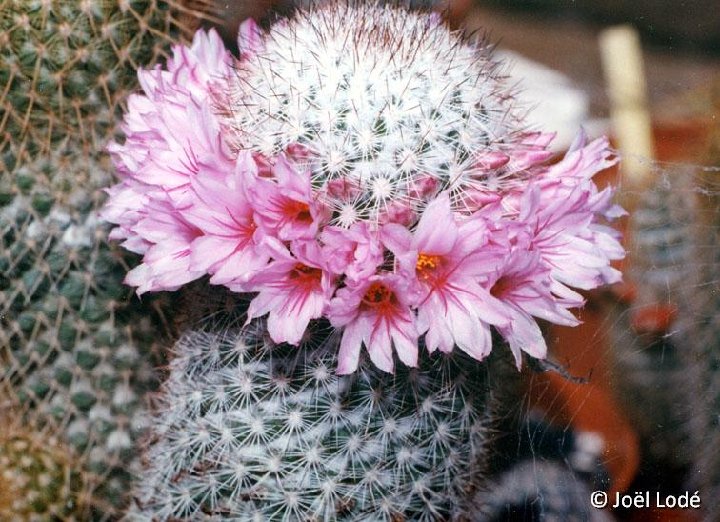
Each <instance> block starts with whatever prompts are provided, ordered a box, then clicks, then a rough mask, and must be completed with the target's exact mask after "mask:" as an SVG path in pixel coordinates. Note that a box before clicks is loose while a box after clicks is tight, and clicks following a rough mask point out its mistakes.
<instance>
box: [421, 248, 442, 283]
mask: <svg viewBox="0 0 720 522" xmlns="http://www.w3.org/2000/svg"><path fill="white" fill-rule="evenodd" d="M441 262H442V258H441V257H440V256H437V255H433V254H424V253H420V254H419V255H418V258H417V263H415V270H416V271H417V275H418V277H419V278H420V279H424V280H426V281H427V280H428V279H430V278H431V277H432V275H433V273H434V272H435V270H437V268H438V267H439V266H440V264H441Z"/></svg>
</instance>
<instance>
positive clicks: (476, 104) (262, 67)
mask: <svg viewBox="0 0 720 522" xmlns="http://www.w3.org/2000/svg"><path fill="white" fill-rule="evenodd" d="M440 24H441V22H440V20H439V19H437V18H434V17H428V16H427V15H422V14H408V13H406V12H404V11H400V10H398V9H396V8H392V7H385V8H380V7H377V6H374V7H372V8H370V7H369V8H367V9H363V8H356V9H349V8H348V9H342V8H337V7H335V8H331V9H319V10H314V11H313V12H312V15H310V14H303V13H301V14H299V15H298V16H297V17H295V18H294V19H293V20H292V21H288V22H285V23H278V24H275V25H274V26H273V27H272V28H271V29H270V31H269V32H268V33H267V35H264V36H262V37H261V39H262V43H261V44H260V45H258V49H256V50H253V52H247V53H245V55H244V57H243V58H244V59H243V60H242V62H241V63H240V64H239V71H238V73H237V79H236V80H235V82H234V85H233V88H232V92H231V94H230V99H229V102H230V103H229V111H228V115H227V119H226V123H227V125H228V126H229V127H230V128H231V129H232V130H233V132H231V133H230V141H231V143H232V145H233V146H234V147H235V148H236V149H250V150H253V151H255V152H259V153H262V154H263V155H265V156H266V157H274V156H276V155H277V154H278V153H280V152H284V151H286V150H287V148H288V147H289V146H291V147H292V146H294V145H297V144H299V145H300V146H302V147H304V148H306V149H307V150H308V151H309V152H310V155H311V159H309V160H308V162H309V165H308V166H309V168H310V169H311V171H312V173H313V174H312V180H313V185H314V186H315V188H322V187H326V186H327V184H328V183H329V182H330V181H331V180H343V182H345V183H348V184H350V185H351V189H350V194H343V195H342V196H337V195H336V194H330V195H329V196H328V197H327V203H328V204H329V206H330V207H331V208H332V209H333V210H334V211H335V212H336V216H337V217H336V220H337V221H338V222H339V223H340V224H342V225H350V224H352V223H353V222H354V221H357V220H360V219H363V220H370V221H377V220H378V219H380V218H381V216H382V214H383V213H384V212H386V211H388V210H391V209H390V208H389V207H391V203H392V202H400V203H401V204H404V205H408V206H409V207H410V210H414V211H416V210H418V209H421V208H422V204H423V201H422V200H423V197H424V194H423V190H424V189H423V184H427V183H428V182H430V183H432V184H433V185H434V187H433V188H434V191H439V190H444V189H450V190H451V191H452V193H453V194H454V195H455V196H457V195H458V194H459V193H461V192H462V191H464V190H466V189H467V188H485V189H495V188H496V185H497V183H498V181H499V178H501V177H502V174H503V171H502V170H489V169H487V168H484V167H483V166H482V164H481V163H482V161H481V159H480V158H478V157H477V153H478V151H482V152H483V154H489V153H492V152H503V151H507V150H509V148H510V147H511V146H512V145H513V142H517V137H516V132H517V131H518V130H521V129H519V125H518V120H517V118H516V116H517V114H515V113H516V112H517V111H516V110H515V109H514V107H513V103H512V98H511V97H509V96H508V95H507V92H508V89H507V86H505V85H504V83H503V78H502V76H501V73H500V71H499V70H498V69H499V67H498V65H497V64H496V63H495V62H493V61H492V59H491V58H490V51H489V49H488V48H487V46H486V45H485V44H483V43H481V42H480V43H471V42H469V41H464V40H463V39H462V38H459V37H458V36H457V35H456V34H453V33H451V32H450V31H449V30H447V29H441V28H440V27H441V26H440ZM500 93H505V94H500ZM223 105H226V104H223ZM224 108H225V107H224ZM515 147H517V144H515ZM434 191H433V192H434ZM425 195H427V194H425Z"/></svg>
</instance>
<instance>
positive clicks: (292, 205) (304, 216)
mask: <svg viewBox="0 0 720 522" xmlns="http://www.w3.org/2000/svg"><path fill="white" fill-rule="evenodd" d="M283 213H284V214H285V215H286V216H288V217H289V218H291V219H292V220H293V221H302V222H303V223H312V214H310V206H309V205H308V204H307V203H303V202H302V201H297V200H294V199H289V200H287V201H286V202H285V205H284V206H283Z"/></svg>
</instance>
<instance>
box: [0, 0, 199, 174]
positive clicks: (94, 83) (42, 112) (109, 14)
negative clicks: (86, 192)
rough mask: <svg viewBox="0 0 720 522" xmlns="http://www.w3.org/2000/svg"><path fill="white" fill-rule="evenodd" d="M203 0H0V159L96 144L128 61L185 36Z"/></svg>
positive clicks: (132, 82) (133, 65) (150, 59)
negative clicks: (64, 146)
mask: <svg viewBox="0 0 720 522" xmlns="http://www.w3.org/2000/svg"><path fill="white" fill-rule="evenodd" d="M205 3H206V2H202V1H196V2H193V5H192V6H189V5H188V4H189V2H187V1H186V2H182V1H180V0H78V1H64V0H49V1H43V0H0V152H1V153H2V155H1V156H2V158H1V159H2V163H0V166H2V165H3V164H4V166H5V167H6V170H9V169H10V167H11V166H12V164H13V162H14V161H15V160H16V158H17V157H25V156H28V155H30V156H35V155H37V154H38V153H46V152H49V151H50V150H52V149H54V148H55V147H56V146H57V145H58V144H61V143H65V142H67V141H74V142H75V145H74V146H76V147H84V148H85V149H86V150H88V151H97V150H100V149H101V148H102V146H103V145H104V143H105V141H106V139H107V138H108V137H109V136H110V135H112V133H113V132H114V129H115V121H116V119H117V116H118V114H119V112H120V109H121V107H122V105H123V103H124V100H125V99H126V97H127V95H128V93H130V92H132V91H133V90H134V89H135V88H136V85H137V79H136V71H137V68H138V67H149V66H152V65H153V64H155V63H157V62H158V61H159V60H161V59H163V58H164V57H165V56H166V53H167V50H168V48H169V46H170V44H172V43H174V42H176V41H178V40H180V39H182V38H183V37H186V36H190V35H191V34H192V32H193V30H194V29H195V28H196V27H197V25H198V18H199V16H198V15H202V14H203V13H205V12H206V8H207V6H204V5H203V4H205ZM195 4H197V5H195ZM0 168H1V167H0Z"/></svg>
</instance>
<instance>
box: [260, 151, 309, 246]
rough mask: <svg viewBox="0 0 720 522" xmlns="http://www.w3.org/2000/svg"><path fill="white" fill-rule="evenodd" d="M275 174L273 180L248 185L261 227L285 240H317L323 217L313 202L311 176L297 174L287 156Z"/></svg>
mask: <svg viewBox="0 0 720 522" xmlns="http://www.w3.org/2000/svg"><path fill="white" fill-rule="evenodd" d="M272 174H273V179H267V178H262V177H257V176H256V177H254V178H253V179H252V180H251V182H250V183H249V185H248V190H247V192H248V198H249V200H250V202H251V205H252V206H253V209H254V210H255V213H256V220H257V223H258V224H259V225H260V226H261V227H263V228H264V229H265V230H266V231H267V232H268V233H269V234H273V235H275V236H276V237H278V238H279V239H282V240H286V241H289V240H293V239H312V238H314V237H315V235H316V234H317V233H318V227H319V220H320V219H321V217H322V216H321V212H320V207H319V205H318V204H316V202H315V201H314V198H313V194H312V189H311V186H310V173H309V172H307V171H303V172H299V171H297V170H295V168H293V166H292V165H291V164H290V163H289V162H288V161H287V159H285V157H284V156H278V158H277V161H276V162H275V164H274V165H273V166H272Z"/></svg>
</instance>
